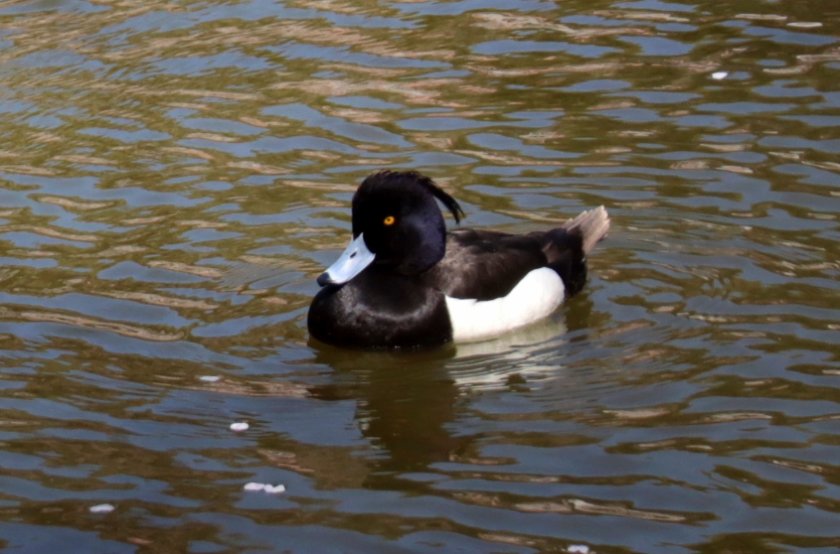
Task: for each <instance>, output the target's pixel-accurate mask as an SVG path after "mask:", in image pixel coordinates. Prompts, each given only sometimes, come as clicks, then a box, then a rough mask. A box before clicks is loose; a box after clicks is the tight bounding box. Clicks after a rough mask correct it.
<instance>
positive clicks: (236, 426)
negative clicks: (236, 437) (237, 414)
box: [230, 421, 251, 433]
mask: <svg viewBox="0 0 840 554" xmlns="http://www.w3.org/2000/svg"><path fill="white" fill-rule="evenodd" d="M250 427H251V426H250V425H248V424H247V423H245V422H244V421H237V422H236V423H231V424H230V430H231V431H236V432H237V433H239V432H241V431H247V430H248V428H250Z"/></svg>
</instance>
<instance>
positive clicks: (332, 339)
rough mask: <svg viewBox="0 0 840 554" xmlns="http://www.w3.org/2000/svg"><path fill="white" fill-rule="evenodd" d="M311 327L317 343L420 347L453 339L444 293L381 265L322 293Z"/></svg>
mask: <svg viewBox="0 0 840 554" xmlns="http://www.w3.org/2000/svg"><path fill="white" fill-rule="evenodd" d="M307 323H308V326H309V332H310V334H311V335H312V336H313V337H315V338H316V339H318V340H320V341H322V342H326V343H329V344H334V345H338V346H348V347H355V348H395V347H399V348H422V347H429V346H438V345H441V344H444V343H447V342H450V341H451V340H452V325H451V323H450V321H449V315H448V312H447V310H446V301H445V299H444V296H443V294H442V293H441V292H440V291H439V290H436V289H433V288H430V287H428V286H426V285H425V284H424V283H422V282H421V281H420V280H419V279H418V278H417V277H408V276H403V275H399V274H397V273H394V272H392V271H386V270H383V269H382V268H380V267H378V266H370V267H369V268H368V269H366V270H365V271H363V272H362V273H360V274H359V275H358V276H356V277H355V278H354V279H353V280H352V281H350V282H349V283H347V284H345V285H341V286H328V287H324V288H323V289H321V290H320V291H319V292H318V294H317V295H316V296H315V299H314V300H313V301H312V305H311V306H310V308H309V315H308V321H307Z"/></svg>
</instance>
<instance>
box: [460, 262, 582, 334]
mask: <svg viewBox="0 0 840 554" xmlns="http://www.w3.org/2000/svg"><path fill="white" fill-rule="evenodd" d="M565 295H566V287H565V286H563V280H562V279H561V278H560V276H559V275H557V273H556V272H555V271H554V270H553V269H551V268H548V267H542V268H540V269H535V270H533V271H532V272H530V273H528V275H526V276H525V277H524V278H523V279H522V280H521V281H519V284H517V285H516V286H515V287H514V288H513V290H512V291H510V293H508V295H507V296H505V297H502V298H497V299H496V300H483V301H478V300H472V299H468V298H450V297H448V296H447V297H446V307H447V309H448V310H449V319H450V321H451V322H452V335H453V338H454V339H455V340H456V341H470V340H478V339H482V338H487V337H490V336H493V335H498V334H501V333H504V332H505V331H510V330H511V329H515V328H517V327H521V326H523V325H527V324H529V323H533V322H535V321H538V320H540V319H542V318H544V317H546V316H548V315H549V314H551V313H552V312H553V311H554V310H556V309H557V307H558V306H559V305H560V304H562V303H563V298H564V297H565Z"/></svg>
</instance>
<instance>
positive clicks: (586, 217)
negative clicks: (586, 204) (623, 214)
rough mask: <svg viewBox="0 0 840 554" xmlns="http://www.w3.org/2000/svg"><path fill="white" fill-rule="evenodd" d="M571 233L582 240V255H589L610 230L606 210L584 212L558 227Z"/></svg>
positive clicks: (594, 209)
mask: <svg viewBox="0 0 840 554" xmlns="http://www.w3.org/2000/svg"><path fill="white" fill-rule="evenodd" d="M560 228H561V229H564V230H566V231H568V232H571V233H576V234H577V233H579V234H580V236H581V238H582V239H583V245H582V249H583V254H584V256H586V255H589V253H590V252H591V251H592V249H593V248H595V245H596V244H598V242H600V241H601V240H602V239H603V238H604V237H606V236H607V232H608V231H609V230H610V216H609V214H608V213H607V210H606V208H604V207H603V206H598V207H597V208H593V209H591V210H586V211H585V212H583V213H581V214H580V215H579V216H577V217H575V218H574V219H570V220H569V221H567V222H566V223H564V224H563V225H561V226H560Z"/></svg>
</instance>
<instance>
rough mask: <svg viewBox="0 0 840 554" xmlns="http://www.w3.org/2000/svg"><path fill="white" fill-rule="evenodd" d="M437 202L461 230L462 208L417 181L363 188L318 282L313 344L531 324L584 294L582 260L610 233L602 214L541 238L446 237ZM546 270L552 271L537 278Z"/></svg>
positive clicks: (390, 341) (421, 337)
mask: <svg viewBox="0 0 840 554" xmlns="http://www.w3.org/2000/svg"><path fill="white" fill-rule="evenodd" d="M435 199H437V200H439V201H440V202H441V203H442V204H443V205H444V206H445V207H446V208H447V209H448V210H449V212H450V213H451V214H452V215H453V217H454V218H455V221H456V222H458V221H460V218H461V217H462V216H463V211H462V210H461V207H460V206H459V205H458V202H457V201H456V200H455V199H454V198H452V197H451V196H450V195H449V194H447V193H446V192H444V191H443V190H441V189H440V188H439V187H438V186H437V185H435V184H434V182H432V180H431V179H429V178H428V177H424V176H422V175H420V174H419V173H416V172H413V171H406V172H395V171H382V172H379V173H375V174H373V175H371V176H369V177H368V178H366V179H365V180H364V181H363V182H362V184H361V185H360V187H359V189H358V190H357V191H356V194H355V195H354V197H353V206H352V209H353V237H354V241H353V242H352V243H351V244H350V246H348V248H347V250H346V251H345V252H344V254H342V256H341V258H339V260H338V261H337V262H336V263H335V264H334V265H333V266H331V267H330V268H329V269H328V270H327V271H326V272H325V273H324V274H323V275H321V276H320V277H319V279H318V282H319V283H320V284H321V285H324V288H322V289H321V290H320V291H319V292H318V294H317V295H316V296H315V298H314V300H313V302H312V305H311V307H310V310H309V315H308V326H309V331H310V334H311V335H312V336H313V337H314V338H316V339H318V340H321V341H323V342H327V343H331V344H336V345H341V346H349V347H361V348H395V347H403V348H411V347H424V346H434V345H439V344H443V343H446V342H449V341H451V340H453V338H455V339H467V340H469V339H474V338H480V337H482V336H486V335H488V334H490V333H493V332H503V331H504V330H506V329H510V328H513V327H515V326H519V325H523V324H526V323H530V322H531V321H535V320H536V319H539V318H541V317H544V316H545V315H547V314H548V313H550V311H552V310H553V309H554V308H556V306H557V305H559V303H560V302H562V300H563V298H564V297H566V296H569V295H572V294H575V293H577V292H578V291H579V290H580V289H581V288H582V287H583V285H584V283H585V281H586V263H585V261H586V254H587V253H588V252H589V250H591V249H592V248H593V247H594V245H595V243H597V242H598V241H599V240H600V239H601V238H603V236H604V235H605V234H606V232H607V230H608V228H609V219H608V217H607V214H606V211H605V210H604V209H603V208H598V209H595V210H590V211H588V212H584V213H583V214H581V215H580V216H578V217H577V218H575V219H574V220H571V221H569V222H567V223H565V224H563V225H562V226H560V227H558V228H555V229H552V230H550V231H547V232H535V233H529V234H525V235H510V234H505V233H498V232H494V231H483V230H473V229H457V230H454V231H452V232H451V233H449V234H447V233H446V227H445V223H444V220H443V216H442V214H441V211H440V208H439V207H438V205H437V204H436V203H435ZM543 268H549V269H550V270H552V271H545V270H542V271H535V270H541V269H543ZM552 275H553V277H552ZM558 276H559V278H558ZM526 278H527V279H528V280H527V281H525V284H522V285H520V283H523V279H526ZM518 285H520V286H518ZM532 289H533V290H532ZM505 297H507V299H506V300H501V301H500V300H499V299H504V298H505ZM543 297H545V298H543ZM468 299H469V300H468ZM471 300H477V301H479V302H472V301H471ZM492 301H496V302H492ZM505 302H507V303H506V304H505ZM508 317H510V318H512V319H511V320H510V321H504V319H505V318H508ZM492 319H500V320H502V321H498V322H497V321H491V320H492Z"/></svg>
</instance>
